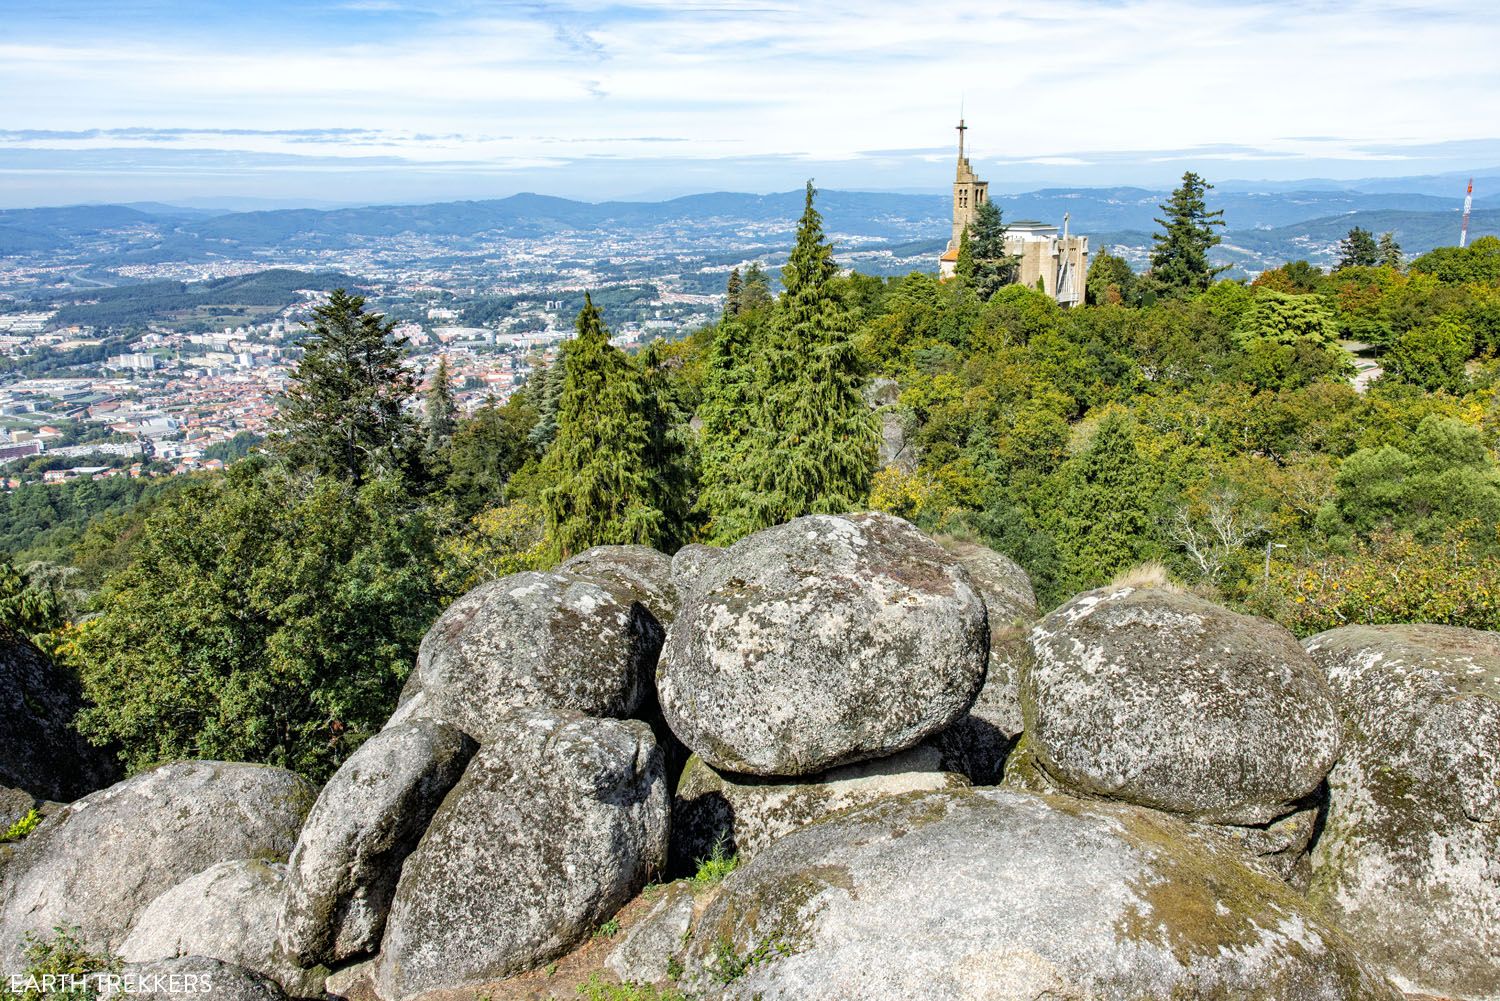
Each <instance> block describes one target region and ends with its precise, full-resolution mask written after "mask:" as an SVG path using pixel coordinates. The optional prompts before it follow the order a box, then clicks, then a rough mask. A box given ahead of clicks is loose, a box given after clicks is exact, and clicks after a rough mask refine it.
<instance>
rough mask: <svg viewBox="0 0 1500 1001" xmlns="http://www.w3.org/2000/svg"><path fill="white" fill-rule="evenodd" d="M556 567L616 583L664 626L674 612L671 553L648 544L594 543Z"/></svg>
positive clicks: (563, 571) (559, 570) (675, 602)
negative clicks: (597, 544) (605, 544)
mask: <svg viewBox="0 0 1500 1001" xmlns="http://www.w3.org/2000/svg"><path fill="white" fill-rule="evenodd" d="M557 570H558V572H559V573H566V574H572V575H574V576H575V577H584V578H587V579H589V580H601V581H608V582H609V583H612V584H617V585H619V586H620V587H622V588H624V589H625V590H626V591H627V592H629V593H630V595H631V597H632V598H633V599H634V600H636V601H639V602H640V603H641V604H643V605H645V606H646V610H647V611H648V612H650V613H651V614H652V615H653V616H655V617H656V620H657V621H658V622H660V623H661V624H662V625H663V626H667V625H670V624H671V622H672V619H673V618H674V617H675V616H676V615H677V588H676V586H675V585H673V583H672V557H670V556H668V555H667V554H666V553H663V552H658V551H657V550H655V549H652V548H651V547H650V546H595V547H594V548H592V549H585V550H584V551H583V552H581V553H579V554H578V555H577V556H574V557H571V558H570V559H567V560H564V561H563V562H562V563H561V564H559V565H558V568H557Z"/></svg>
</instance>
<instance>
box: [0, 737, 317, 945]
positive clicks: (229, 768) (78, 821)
mask: <svg viewBox="0 0 1500 1001" xmlns="http://www.w3.org/2000/svg"><path fill="white" fill-rule="evenodd" d="M314 797H315V793H314V790H313V788H312V786H310V785H309V784H308V783H307V780H306V779H303V778H302V777H300V776H298V775H295V774H293V773H292V772H289V771H285V770H284V769H280V768H270V767H267V766H264V765H245V764H229V763H226V762H222V761H179V762H175V763H173V764H170V765H162V766H161V767H159V768H153V769H151V770H150V771H146V772H142V773H141V774H139V775H136V776H134V777H133V778H129V779H126V780H125V781H124V782H120V783H117V784H116V785H113V786H110V787H109V788H108V789H101V790H99V791H98V792H95V793H91V794H89V795H88V796H85V797H84V798H83V799H80V800H78V801H77V802H75V803H70V804H69V805H67V806H65V807H63V808H62V809H60V810H58V811H57V813H56V814H54V815H53V816H51V817H48V818H47V821H46V822H45V823H43V824H42V825H41V826H40V827H38V828H37V829H36V831H35V832H33V833H32V834H31V835H30V836H29V837H27V839H26V840H25V841H24V842H22V843H21V846H20V849H19V850H18V851H17V852H16V854H15V855H14V856H13V857H12V859H11V861H10V862H9V863H7V866H6V872H5V880H4V882H3V884H0V969H11V970H14V969H20V968H21V967H22V964H21V962H20V960H21V942H22V939H23V937H24V936H25V934H26V933H27V932H35V933H36V934H38V935H41V936H44V937H45V936H49V935H51V933H52V929H54V928H56V927H57V926H59V925H63V926H73V927H76V928H77V929H78V933H79V938H80V940H81V941H82V942H83V944H84V945H85V946H86V947H88V948H89V949H91V950H95V951H100V950H113V949H115V948H116V947H118V946H119V944H120V943H121V942H122V941H124V939H125V936H126V935H127V934H128V933H129V932H130V929H131V927H132V926H133V924H134V922H135V918H136V915H137V914H138V913H139V911H140V910H141V908H143V907H145V906H146V905H147V904H149V903H150V902H151V901H152V900H154V899H156V897H157V896H159V895H160V894H162V893H164V892H165V891H166V890H168V889H170V888H171V887H173V886H176V885H177V884H178V883H180V882H182V881H183V880H185V879H187V878H189V877H190V876H194V875H197V874H198V873H200V872H202V871H203V870H204V869H207V868H208V867H209V866H211V865H214V864H215V863H217V862H227V861H230V860H233V859H244V858H259V859H276V860H280V859H285V858H286V857H287V854H288V853H289V852H291V850H292V846H293V845H294V844H295V843H296V841H297V831H298V829H299V828H301V826H302V820H303V818H304V817H305V816H306V815H307V811H308V809H309V808H310V807H311V806H312V804H313V799H314Z"/></svg>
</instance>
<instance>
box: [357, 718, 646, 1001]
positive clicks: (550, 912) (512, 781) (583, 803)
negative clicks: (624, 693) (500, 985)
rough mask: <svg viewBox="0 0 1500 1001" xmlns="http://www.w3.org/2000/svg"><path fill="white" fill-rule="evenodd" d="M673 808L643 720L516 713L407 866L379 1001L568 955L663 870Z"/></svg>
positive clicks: (380, 967) (378, 973) (477, 759)
mask: <svg viewBox="0 0 1500 1001" xmlns="http://www.w3.org/2000/svg"><path fill="white" fill-rule="evenodd" d="M668 809H669V807H668V796H667V790H666V782H665V777H664V776H663V773H662V761H661V753H660V751H659V750H658V749H657V747H656V743H655V741H654V740H653V739H652V737H651V730H650V728H649V727H648V726H647V725H646V724H645V723H641V722H639V721H636V720H607V719H593V718H589V717H586V716H583V715H580V714H578V713H568V712H561V711H545V710H525V711H518V712H516V713H513V714H511V715H510V716H508V717H507V718H506V719H505V720H503V721H502V722H501V723H500V724H499V725H497V726H496V727H495V728H494V730H493V732H492V737H491V741H490V743H488V744H487V745H486V746H485V747H483V748H482V749H481V750H480V751H479V753H478V754H476V755H475V756H474V758H473V760H471V761H470V762H469V766H468V768H467V769H466V770H465V772H464V775H463V778H462V779H460V780H459V783H458V785H456V786H455V787H454V788H453V791H452V792H450V793H449V794H448V797H447V799H445V800H444V801H443V804H442V806H440V807H439V808H438V811H437V813H436V814H435V815H434V816H433V818H432V823H431V825H430V826H429V827H428V829H427V833H426V834H425V835H424V836H423V838H422V841H421V843H420V844H419V845H418V846H417V849H416V851H414V852H413V853H412V854H411V855H410V856H409V857H408V858H407V860H406V865H405V867H404V868H403V869H402V872H401V881H400V883H399V884H398V886H397V888H396V897H395V900H394V901H393V903H392V905H391V911H390V917H389V918H388V919H387V921H386V928H385V938H384V940H383V942H382V945H381V954H380V959H379V962H378V964H377V966H376V970H375V983H376V986H377V988H378V990H379V991H380V994H381V996H382V997H384V998H385V999H386V1001H407V999H409V998H413V997H415V996H417V995H419V994H422V993H425V992H427V991H431V990H437V989H439V988H453V987H461V986H463V985H465V984H474V983H481V982H484V981H488V980H495V979H499V978H501V977H505V976H509V975H511V974H513V973H517V972H520V971H522V970H527V969H531V968H533V967H536V966H539V965H541V964H543V963H546V962H547V961H549V960H551V959H554V958H556V957H557V956H559V955H561V954H562V953H563V952H565V951H566V950H567V949H569V948H571V947H572V946H573V945H575V944H577V943H578V942H579V941H580V940H582V939H584V938H586V937H587V936H588V935H589V934H590V933H592V932H593V931H594V930H595V929H596V928H597V927H598V926H599V924H600V923H601V922H603V921H604V920H605V919H606V918H608V917H609V916H610V915H611V914H613V913H614V912H615V911H616V910H618V909H619V908H620V907H621V906H622V905H623V904H624V903H625V902H626V901H628V900H629V899H630V898H631V897H632V896H633V895H634V894H635V893H636V892H637V891H638V890H640V888H641V887H642V886H643V885H644V884H645V883H646V881H647V879H648V878H651V877H653V876H654V875H656V874H658V873H660V872H662V871H663V868H664V866H665V863H666V854H667V826H668Z"/></svg>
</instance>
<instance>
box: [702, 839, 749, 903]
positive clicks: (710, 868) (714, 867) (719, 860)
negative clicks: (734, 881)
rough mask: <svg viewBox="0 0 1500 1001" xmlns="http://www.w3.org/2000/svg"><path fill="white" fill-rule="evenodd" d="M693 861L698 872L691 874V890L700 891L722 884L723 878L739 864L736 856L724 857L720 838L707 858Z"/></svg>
mask: <svg viewBox="0 0 1500 1001" xmlns="http://www.w3.org/2000/svg"><path fill="white" fill-rule="evenodd" d="M695 861H696V862H697V863H698V871H697V872H695V873H693V889H694V890H701V889H704V888H706V887H710V886H717V885H718V884H720V883H722V882H724V877H726V876H728V875H729V874H730V873H731V872H734V870H735V868H736V867H737V866H738V865H739V864H740V857H739V855H738V854H734V855H726V854H725V853H724V838H723V837H720V838H719V840H717V841H715V842H714V850H713V851H711V852H709V854H708V857H707V858H700V859H696V860H695Z"/></svg>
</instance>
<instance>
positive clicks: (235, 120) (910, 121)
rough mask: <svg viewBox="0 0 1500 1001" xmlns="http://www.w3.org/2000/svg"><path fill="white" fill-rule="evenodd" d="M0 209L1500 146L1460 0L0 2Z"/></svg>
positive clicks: (1138, 171) (753, 183) (1144, 171)
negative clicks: (960, 128)
mask: <svg viewBox="0 0 1500 1001" xmlns="http://www.w3.org/2000/svg"><path fill="white" fill-rule="evenodd" d="M0 15H3V19H4V20H3V23H4V24H5V30H4V32H3V33H0V97H3V98H5V101H4V104H3V109H4V110H3V111H0V204H4V205H28V204H61V203H68V202H77V201H126V200H139V199H159V200H167V201H184V200H195V199H207V198H223V197H235V198H264V199H269V200H273V201H283V200H292V201H306V202H327V203H337V202H344V203H347V202H360V201H425V200H434V199H443V198H472V197H496V196H503V195H507V194H511V193H514V192H516V191H522V190H532V191H543V192H546V193H551V194H561V195H568V196H572V197H580V198H586V199H603V198H617V197H642V196H643V197H665V196H670V195H674V194H680V193H685V192H689V191H703V190H741V191H769V190H786V189H789V188H792V187H795V186H797V185H798V184H800V182H801V181H802V180H804V179H806V178H807V177H809V176H813V177H816V178H817V180H818V182H819V184H820V185H822V186H825V187H859V188H885V189H930V190H940V189H942V187H943V186H944V185H945V184H946V183H947V181H948V180H949V178H950V176H951V159H952V142H953V136H954V133H953V131H952V126H953V125H954V124H955V119H956V118H957V116H958V113H959V108H960V105H961V104H962V106H963V108H964V113H965V115H966V117H967V119H968V122H969V124H970V126H971V131H970V132H969V136H970V142H971V146H972V149H973V153H974V158H975V161H976V166H978V168H979V169H980V171H981V173H983V174H984V175H985V176H987V177H988V178H989V179H990V180H991V181H992V182H993V183H994V185H995V186H996V187H997V188H1002V189H1006V188H1008V189H1012V190H1024V189H1029V188H1036V187H1042V186H1064V185H1077V184H1094V185H1097V184H1115V183H1121V184H1150V185H1159V184H1164V183H1167V182H1169V181H1170V179H1171V178H1173V177H1174V176H1176V175H1180V174H1181V172H1182V170H1184V169H1186V168H1188V167H1192V168H1194V169H1197V170H1199V171H1200V172H1201V173H1204V174H1206V175H1207V176H1209V177H1211V178H1220V179H1223V178H1255V179H1261V178H1264V179H1290V178H1298V177H1329V178H1363V177H1380V176H1398V175H1413V174H1430V173H1438V172H1446V171H1463V170H1469V169H1475V170H1478V169H1482V168H1487V167H1494V166H1496V165H1497V164H1500V125H1497V124H1496V121H1495V115H1494V111H1495V109H1496V108H1497V107H1500V101H1497V98H1500V60H1496V59H1495V58H1494V53H1495V52H1496V51H1500V25H1497V19H1495V18H1493V17H1491V16H1488V15H1487V14H1485V13H1484V12H1483V11H1481V10H1478V9H1476V7H1475V5H1473V4H1461V3H1457V2H1448V0H1438V2H1434V3H1422V4H1417V3H1403V2H1366V0H1353V2H1348V3H1325V2H1317V0H1307V2H1302V3H1279V2H1272V3H1237V2H1225V0H1220V2H1203V0H1109V2H1103V3H1093V2H1079V0H1054V2H1047V3H1039V2H1018V0H997V2H984V0H981V2H978V3H975V4H973V5H971V6H967V7H965V6H962V5H956V4H945V5H928V4H913V3H909V2H901V3H896V2H887V0H861V2H832V3H822V4H810V3H781V2H775V0H746V2H742V3H741V2H692V0H685V2H676V3H668V2H656V0H620V2H599V3H595V2H586V0H585V2H568V3H487V2H478V0H410V2H409V0H339V2H319V0H307V2H296V3H293V2H281V0H273V2H255V0H240V2H234V3H228V2H226V3H194V2H191V0H177V2H166V0H162V2H155V0H152V2H140V0H109V2H105V0H48V2H45V3H36V2H31V0H0Z"/></svg>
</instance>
